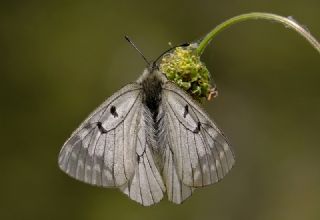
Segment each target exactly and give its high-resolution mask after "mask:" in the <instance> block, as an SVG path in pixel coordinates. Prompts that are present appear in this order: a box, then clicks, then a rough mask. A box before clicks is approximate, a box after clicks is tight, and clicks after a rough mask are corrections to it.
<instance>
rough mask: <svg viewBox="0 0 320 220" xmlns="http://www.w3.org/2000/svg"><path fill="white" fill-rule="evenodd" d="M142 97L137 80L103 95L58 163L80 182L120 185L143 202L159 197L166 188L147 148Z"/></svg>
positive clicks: (67, 144)
mask: <svg viewBox="0 0 320 220" xmlns="http://www.w3.org/2000/svg"><path fill="white" fill-rule="evenodd" d="M142 95H143V94H142V90H141V86H140V85H139V84H129V85H127V86H125V87H124V88H122V89H121V90H120V91H119V92H117V93H115V94H114V95H113V96H111V97H110V98H108V99H107V100H106V101H105V102H104V103H103V104H102V105H101V106H100V107H98V109H97V110H95V111H94V112H93V113H92V114H91V115H90V116H89V117H88V118H87V119H86V120H85V121H84V122H83V123H82V124H81V125H80V126H79V128H78V129H77V130H76V131H75V132H74V133H73V134H72V135H71V137H70V138H69V139H68V140H67V141H66V142H65V144H64V145H63V147H62V149H61V151H60V155H59V166H60V168H61V169H62V170H63V171H65V172H66V173H67V174H69V175H70V176H72V177H74V178H76V179H78V180H80V181H83V182H86V183H89V184H93V185H98V186H103V187H119V188H120V190H121V191H122V192H123V193H125V194H126V195H128V196H129V197H130V198H131V199H132V200H134V201H136V202H139V203H141V204H142V205H145V206H148V205H153V204H155V203H157V202H159V201H160V200H161V199H162V198H163V192H164V191H165V187H164V184H163V182H162V178H161V175H160V173H159V171H158V169H157V167H156V165H155V162H154V159H153V155H152V152H151V146H152V143H151V141H150V140H151V139H150V135H153V134H151V133H150V132H151V130H150V127H149V126H148V125H147V124H146V123H147V121H148V120H150V119H148V114H146V111H147V110H145V106H144V105H143V104H142ZM149 115H150V113H149Z"/></svg>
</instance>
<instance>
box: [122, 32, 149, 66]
mask: <svg viewBox="0 0 320 220" xmlns="http://www.w3.org/2000/svg"><path fill="white" fill-rule="evenodd" d="M124 38H125V39H126V40H127V41H128V42H129V43H130V44H131V46H133V47H134V49H136V50H137V51H138V53H139V54H140V55H141V56H142V58H143V59H144V61H146V63H147V64H148V65H150V62H149V61H148V60H147V58H146V57H145V56H144V55H143V53H142V52H141V51H140V50H139V49H138V47H137V46H136V45H135V44H134V43H133V42H132V41H131V40H130V38H129V37H128V36H126V35H125V36H124Z"/></svg>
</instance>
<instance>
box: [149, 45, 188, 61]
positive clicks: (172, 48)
mask: <svg viewBox="0 0 320 220" xmlns="http://www.w3.org/2000/svg"><path fill="white" fill-rule="evenodd" d="M189 45H190V44H189V43H183V44H180V45H177V46H174V47H171V48H169V49H168V50H166V51H164V52H163V53H162V54H160V56H158V58H157V59H156V60H155V61H154V62H155V63H156V62H157V61H158V60H159V59H160V58H161V57H162V56H163V55H165V54H166V53H168V52H170V51H171V50H174V49H176V48H177V47H187V46H189Z"/></svg>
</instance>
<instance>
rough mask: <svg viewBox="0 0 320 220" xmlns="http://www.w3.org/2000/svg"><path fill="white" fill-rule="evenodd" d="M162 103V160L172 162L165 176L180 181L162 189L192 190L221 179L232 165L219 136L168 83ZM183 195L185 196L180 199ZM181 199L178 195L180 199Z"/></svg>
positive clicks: (201, 113) (197, 108)
mask: <svg viewBox="0 0 320 220" xmlns="http://www.w3.org/2000/svg"><path fill="white" fill-rule="evenodd" d="M162 104H163V105H162V108H163V111H164V124H166V126H165V128H166V136H167V137H166V138H165V141H164V142H165V143H164V144H165V145H167V146H165V148H167V149H169V151H170V154H167V156H165V158H166V159H164V161H165V160H167V161H170V163H172V165H171V168H170V169H171V171H169V172H167V173H170V174H172V173H174V172H176V175H177V178H176V179H178V180H180V181H181V182H180V183H179V184H178V183H177V184H174V183H173V182H172V183H171V184H169V185H171V186H168V185H167V186H166V187H167V188H168V187H169V188H170V187H171V188H178V189H180V190H181V189H182V186H181V185H185V186H188V187H191V188H190V189H192V187H202V186H206V185H210V184H213V183H215V182H218V181H219V180H221V179H222V178H223V177H224V176H225V175H226V174H227V173H228V172H229V171H230V169H231V168H232V166H233V165H234V162H235V160H234V154H233V152H232V150H231V147H230V145H229V144H228V142H227V139H226V137H225V136H224V135H223V133H222V132H221V131H220V130H219V129H218V127H217V126H216V125H215V123H214V122H213V121H212V120H211V119H210V118H209V116H208V115H207V114H206V113H205V112H204V110H202V108H201V107H200V106H199V105H198V104H197V103H196V102H195V101H194V100H193V99H192V98H191V97H190V96H189V95H188V94H187V93H186V92H184V91H183V90H181V89H180V88H178V87H177V86H176V85H174V84H173V83H171V82H166V83H165V84H164V86H163V98H162ZM165 155H166V154H165ZM171 157H173V158H172V159H170V158H171ZM168 158H169V159H168ZM170 163H168V164H170ZM165 166H166V165H165ZM167 166H169V165H167ZM166 175H167V174H166ZM166 175H164V176H165V178H166V179H168V178H169V177H167V176H166ZM171 179H172V178H171ZM187 195H188V193H185V196H184V197H186V198H187V197H188V196H187ZM190 195H191V194H190ZM183 199H184V198H183V193H182V192H181V193H180V200H181V201H183ZM177 201H179V200H177ZM181 201H180V202H181Z"/></svg>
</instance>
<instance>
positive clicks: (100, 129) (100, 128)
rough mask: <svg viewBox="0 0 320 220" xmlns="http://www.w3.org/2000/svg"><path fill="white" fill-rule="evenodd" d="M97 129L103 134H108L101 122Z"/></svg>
mask: <svg viewBox="0 0 320 220" xmlns="http://www.w3.org/2000/svg"><path fill="white" fill-rule="evenodd" d="M97 127H98V129H99V131H100V132H101V133H102V134H104V133H107V130H106V129H104V127H102V123H101V122H100V121H99V122H98V123H97Z"/></svg>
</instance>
